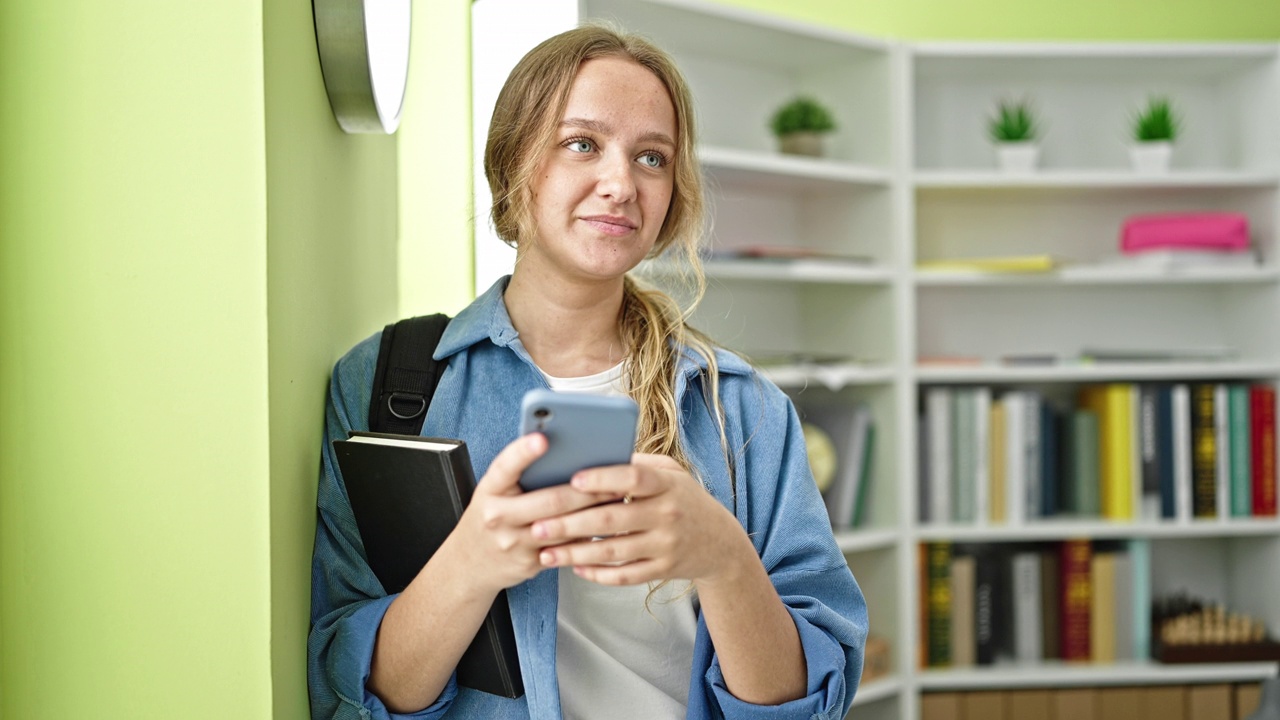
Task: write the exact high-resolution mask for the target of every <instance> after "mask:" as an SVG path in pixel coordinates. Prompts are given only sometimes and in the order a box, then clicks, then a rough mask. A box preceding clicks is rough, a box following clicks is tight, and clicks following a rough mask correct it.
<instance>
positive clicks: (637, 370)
mask: <svg viewBox="0 0 1280 720" xmlns="http://www.w3.org/2000/svg"><path fill="white" fill-rule="evenodd" d="M600 57H619V58H624V59H628V60H631V61H634V62H636V63H637V64H639V65H640V66H642V67H644V68H646V69H648V70H649V71H650V72H652V73H653V74H654V75H655V76H656V77H657V78H658V80H659V81H660V82H662V84H663V86H664V87H665V88H666V89H667V93H668V95H669V96H670V98H671V104H672V106H673V107H674V109H675V116H676V134H677V137H676V153H675V158H674V161H673V163H672V164H673V168H674V185H673V188H672V194H671V204H670V206H669V207H668V209H667V215H666V218H665V219H664V221H663V225H662V228H661V230H659V232H658V237H657V240H656V242H655V243H654V246H653V249H652V250H651V251H650V253H649V257H650V258H654V257H657V256H658V255H662V254H663V253H668V255H669V257H670V258H671V259H672V260H675V261H676V262H674V263H673V264H674V265H676V266H678V267H680V268H681V275H682V277H681V278H680V279H679V280H680V284H681V285H682V286H683V290H684V292H682V293H681V295H682V296H684V297H687V298H689V299H688V301H687V302H686V303H685V304H684V305H683V306H682V305H681V304H680V303H677V302H676V301H675V300H674V299H673V298H672V297H671V296H670V295H667V294H666V293H664V292H662V291H660V290H657V289H655V288H652V287H647V286H646V285H645V284H644V283H643V282H641V281H640V280H639V279H638V278H636V277H634V276H633V275H632V274H628V275H627V276H626V278H625V279H624V282H623V299H622V307H621V309H620V311H619V317H618V325H619V332H620V334H621V336H622V340H623V343H624V344H625V350H626V352H627V377H628V390H627V392H628V394H629V395H630V396H631V397H632V398H633V399H634V400H635V401H636V404H637V405H639V407H640V425H639V431H638V438H637V443H636V445H637V450H639V451H640V452H645V453H654V454H658V455H666V456H668V457H671V458H673V459H675V460H676V461H677V462H679V463H680V465H681V466H682V467H684V468H685V469H686V470H688V471H689V472H690V473H692V474H694V475H695V477H696V476H698V475H699V473H698V471H697V469H696V468H694V467H692V465H691V464H690V462H689V458H688V456H687V454H686V453H685V451H684V448H682V447H681V444H680V413H679V410H680V409H679V408H678V407H677V406H676V400H675V380H676V368H677V363H678V360H679V358H678V353H679V352H681V351H682V350H681V349H687V350H688V351H690V352H692V353H694V354H696V355H697V356H698V357H699V358H700V359H701V360H702V361H703V363H704V364H705V365H706V368H707V369H706V371H705V375H704V378H703V379H704V383H703V390H704V393H705V396H704V402H705V403H706V404H707V405H708V409H709V411H710V412H711V413H712V416H713V417H714V418H715V421H716V424H717V427H718V429H719V431H720V443H721V449H722V451H723V452H724V455H725V459H726V462H727V464H728V467H729V475H730V479H731V482H732V484H733V487H734V489H735V490H734V491H735V495H736V485H737V483H736V480H734V475H735V473H734V462H733V455H732V454H731V453H730V452H729V447H728V439H727V435H726V432H725V418H724V410H723V407H722V405H721V402H720V384H719V372H718V364H717V362H716V355H715V345H714V343H713V342H712V341H711V339H710V338H709V337H707V336H706V335H705V334H703V333H701V332H699V331H698V330H695V329H694V328H692V327H690V326H689V324H688V319H689V315H690V314H691V313H692V311H693V308H694V307H696V306H697V304H698V302H699V301H700V300H701V299H702V295H703V293H704V292H705V289H706V279H705V277H704V275H703V270H702V263H701V261H700V260H699V256H698V251H697V249H698V244H699V242H700V241H701V238H702V235H703V231H704V229H705V228H704V212H705V203H704V199H703V189H702V175H701V171H700V170H699V166H698V160H697V156H696V154H695V152H694V148H695V137H696V132H695V127H694V114H693V99H692V94H691V93H690V91H689V86H688V84H687V83H686V82H685V80H684V77H683V76H682V75H681V74H680V71H679V70H678V69H677V68H676V65H675V62H674V61H673V60H672V59H671V57H670V56H669V55H667V54H666V53H665V52H663V51H662V50H660V49H659V48H657V47H655V46H654V45H653V44H652V43H650V42H648V41H647V40H645V39H643V38H641V37H639V36H637V35H633V34H629V33H625V32H622V31H620V30H618V29H615V28H612V27H608V26H605V25H600V24H589V25H584V26H582V27H579V28H576V29H574V30H569V31H567V32H564V33H561V34H559V35H556V36H555V37H552V38H550V39H548V40H546V41H544V42H542V43H541V44H540V45H538V46H537V47H535V48H534V49H533V50H531V51H529V53H528V54H527V55H525V56H524V58H523V59H522V60H521V61H520V63H519V64H518V65H516V67H515V69H514V70H512V72H511V74H510V76H508V78H507V82H506V84H505V85H503V87H502V91H501V92H500V93H499V95H498V101H497V105H496V106H495V108H494V111H493V119H492V121H491V122H490V124H489V136H488V139H487V144H486V146H485V153H484V173H485V177H486V179H487V180H488V181H489V189H490V191H491V192H492V194H493V207H492V209H491V218H492V221H493V226H494V228H495V229H496V231H497V233H498V237H500V238H502V240H503V241H504V242H506V243H507V244H509V245H512V246H513V247H516V248H517V251H519V248H520V244H521V243H522V242H525V241H527V240H529V239H530V238H533V237H535V228H534V220H533V208H532V204H533V192H532V185H533V181H534V178H535V177H536V173H537V171H538V167H539V165H540V164H541V162H542V160H543V159H544V157H545V155H546V153H547V151H548V149H549V148H551V147H552V146H553V145H554V144H555V138H556V133H557V131H558V128H559V124H560V120H561V118H562V117H563V115H564V110H565V106H566V104H567V103H568V98H569V91H570V89H571V88H572V86H573V81H574V79H575V78H576V77H577V74H578V68H579V67H581V65H582V63H584V62H586V61H587V60H591V59H594V58H600Z"/></svg>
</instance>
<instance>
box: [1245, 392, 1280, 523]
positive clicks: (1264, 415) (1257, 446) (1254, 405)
mask: <svg viewBox="0 0 1280 720" xmlns="http://www.w3.org/2000/svg"><path fill="white" fill-rule="evenodd" d="M1249 408H1250V417H1249V419H1250V423H1251V425H1252V428H1253V437H1252V439H1251V442H1250V445H1251V451H1252V452H1251V453H1250V455H1251V456H1252V457H1251V459H1250V468H1251V470H1252V471H1253V514H1254V515H1255V516H1259V517H1275V516H1276V389H1275V387H1274V386H1272V385H1254V386H1253V387H1251V388H1249Z"/></svg>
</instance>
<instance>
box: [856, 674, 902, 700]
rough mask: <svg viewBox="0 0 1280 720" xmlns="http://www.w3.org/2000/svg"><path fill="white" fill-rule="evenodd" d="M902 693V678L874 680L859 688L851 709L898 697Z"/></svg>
mask: <svg viewBox="0 0 1280 720" xmlns="http://www.w3.org/2000/svg"><path fill="white" fill-rule="evenodd" d="M900 692H902V680H901V679H900V678H897V677H895V676H889V677H882V678H879V679H877V680H872V681H871V682H869V683H867V684H866V685H861V686H859V687H858V693H857V694H856V695H854V696H853V704H852V705H851V706H850V707H857V706H859V705H866V704H868V703H873V702H875V701H877V700H884V699H886V698H892V697H897V696H898V693H900Z"/></svg>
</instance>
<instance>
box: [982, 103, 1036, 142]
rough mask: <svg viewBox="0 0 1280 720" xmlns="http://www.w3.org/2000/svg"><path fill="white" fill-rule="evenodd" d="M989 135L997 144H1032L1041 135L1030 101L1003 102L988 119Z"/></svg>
mask: <svg viewBox="0 0 1280 720" xmlns="http://www.w3.org/2000/svg"><path fill="white" fill-rule="evenodd" d="M987 133H988V134H990V135H991V139H992V140H994V141H996V142H1030V141H1031V140H1035V139H1036V136H1037V135H1038V134H1039V133H1040V127H1039V125H1038V124H1037V122H1036V113H1035V110H1034V109H1033V108H1032V107H1031V103H1030V101H1027V100H1020V101H1013V100H1001V101H1000V103H999V104H998V105H997V106H996V114H995V115H993V116H992V117H990V118H988V119H987Z"/></svg>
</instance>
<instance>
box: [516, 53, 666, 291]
mask: <svg viewBox="0 0 1280 720" xmlns="http://www.w3.org/2000/svg"><path fill="white" fill-rule="evenodd" d="M555 138H556V139H555V144H554V146H553V147H551V148H549V149H547V150H546V156H545V158H544V159H543V161H542V165H541V166H540V167H539V169H538V174H537V176H536V177H535V178H534V182H533V187H532V190H533V198H532V200H533V218H534V223H535V227H536V238H535V239H534V241H533V242H531V243H527V247H524V248H521V251H522V252H521V258H520V267H521V269H522V270H526V271H527V270H534V269H535V268H536V269H537V270H539V271H542V272H550V273H553V274H555V275H557V276H559V277H560V278H561V279H564V280H603V279H609V278H616V277H620V276H621V275H622V274H623V273H625V272H626V271H628V270H630V269H631V268H633V267H635V266H636V264H637V263H639V262H640V261H641V260H643V259H644V257H645V256H646V255H647V254H648V253H649V250H650V249H651V248H652V247H653V244H654V242H655V241H656V240H657V237H658V231H659V230H661V229H662V223H663V221H664V220H665V219H666V216H667V208H668V206H669V205H670V203H671V192H672V187H673V184H674V177H675V173H674V167H673V166H672V161H673V160H674V159H675V155H676V141H677V139H678V138H677V137H676V113H675V108H674V107H673V106H672V104H671V99H670V97H669V96H668V95H667V90H666V88H665V87H664V86H663V84H662V82H661V81H660V80H658V78H657V76H656V75H654V74H653V73H652V72H650V71H649V70H647V69H645V68H644V67H642V66H640V65H639V64H637V63H635V62H633V61H631V60H627V59H622V58H614V57H603V58H595V59H593V60H588V61H587V62H585V63H583V64H582V67H581V68H580V69H579V70H578V76H577V78H575V79H574V82H573V86H572V88H571V89H570V91H569V99H568V103H567V104H566V106H565V112H564V117H563V118H561V122H560V127H559V129H558V130H557V132H556V136H555Z"/></svg>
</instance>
